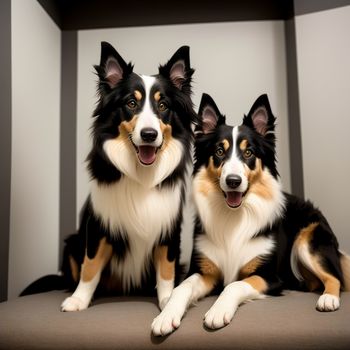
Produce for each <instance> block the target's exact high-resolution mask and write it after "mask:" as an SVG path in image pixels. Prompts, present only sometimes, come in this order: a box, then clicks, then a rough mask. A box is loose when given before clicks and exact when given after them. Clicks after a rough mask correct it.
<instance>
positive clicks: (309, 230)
mask: <svg viewBox="0 0 350 350" xmlns="http://www.w3.org/2000/svg"><path fill="white" fill-rule="evenodd" d="M318 225H319V223H318V222H313V223H311V224H310V225H308V226H307V227H305V228H303V229H302V230H300V232H299V234H298V237H297V238H296V240H295V244H296V245H298V246H301V245H304V244H307V245H309V243H310V240H311V239H312V236H313V233H314V231H315V229H316V227H317V226H318ZM310 255H311V264H312V267H313V271H309V269H308V268H306V267H305V266H303V268H302V269H300V273H301V274H302V276H303V277H304V279H305V281H306V285H307V286H308V288H310V290H312V289H311V288H315V287H317V288H318V287H319V286H320V282H322V284H323V285H324V288H325V289H324V293H328V294H332V295H335V296H337V297H339V293H340V281H339V280H338V279H337V278H336V277H334V276H333V275H331V274H330V273H328V272H327V271H325V270H324V268H323V267H322V264H321V262H320V259H321V258H320V257H319V256H317V255H312V254H310ZM310 275H311V277H310Z"/></svg>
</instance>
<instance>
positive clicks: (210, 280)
mask: <svg viewBox="0 0 350 350" xmlns="http://www.w3.org/2000/svg"><path fill="white" fill-rule="evenodd" d="M199 267H200V271H201V273H202V278H203V282H204V283H205V285H206V286H207V287H208V289H210V290H211V289H213V288H214V286H215V285H216V284H217V283H218V281H219V280H220V278H221V271H220V269H219V268H218V267H217V265H216V264H214V263H213V262H212V261H211V260H210V259H208V258H206V257H201V258H200V259H199Z"/></svg>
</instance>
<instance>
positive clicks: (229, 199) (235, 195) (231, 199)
mask: <svg viewBox="0 0 350 350" xmlns="http://www.w3.org/2000/svg"><path fill="white" fill-rule="evenodd" d="M241 202H242V192H236V191H233V192H226V203H227V204H228V205H229V206H230V207H233V208H236V207H238V206H239V205H240V204H241Z"/></svg>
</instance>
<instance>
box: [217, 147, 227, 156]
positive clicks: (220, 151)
mask: <svg viewBox="0 0 350 350" xmlns="http://www.w3.org/2000/svg"><path fill="white" fill-rule="evenodd" d="M224 153H225V151H224V149H223V148H222V147H219V148H218V149H217V150H216V151H215V155H216V156H217V157H222V156H223V155H224Z"/></svg>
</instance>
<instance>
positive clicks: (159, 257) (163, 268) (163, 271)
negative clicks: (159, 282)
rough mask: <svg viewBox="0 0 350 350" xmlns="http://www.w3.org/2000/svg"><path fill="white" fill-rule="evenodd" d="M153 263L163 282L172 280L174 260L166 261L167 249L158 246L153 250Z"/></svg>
mask: <svg viewBox="0 0 350 350" xmlns="http://www.w3.org/2000/svg"><path fill="white" fill-rule="evenodd" d="M154 263H155V267H156V269H159V273H160V276H161V277H162V279H164V280H172V279H174V276H175V260H174V261H169V260H168V247H165V246H159V247H156V249H155V250H154Z"/></svg>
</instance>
